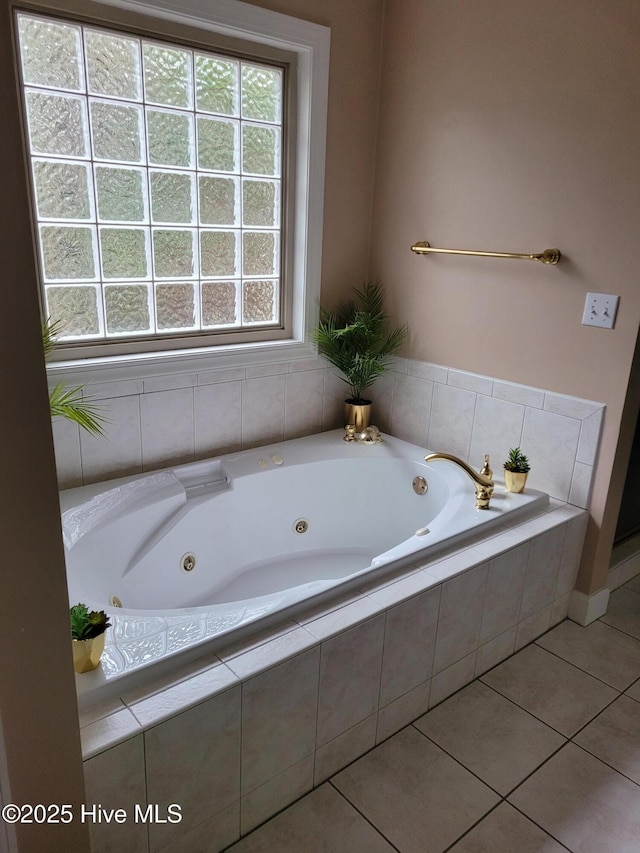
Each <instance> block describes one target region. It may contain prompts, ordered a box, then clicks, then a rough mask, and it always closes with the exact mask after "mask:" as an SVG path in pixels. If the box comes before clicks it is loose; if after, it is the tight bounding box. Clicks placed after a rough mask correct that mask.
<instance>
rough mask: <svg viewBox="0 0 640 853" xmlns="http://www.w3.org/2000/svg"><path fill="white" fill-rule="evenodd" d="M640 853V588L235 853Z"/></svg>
mask: <svg viewBox="0 0 640 853" xmlns="http://www.w3.org/2000/svg"><path fill="white" fill-rule="evenodd" d="M567 850H570V851H573V853H640V582H639V579H638V578H636V579H634V580H632V581H630V582H629V583H628V584H627V585H626V586H624V587H621V588H620V589H618V590H616V591H615V592H614V593H613V594H612V595H611V600H610V606H609V609H608V612H607V614H606V616H605V617H603V618H602V619H601V620H598V621H597V622H594V623H592V624H591V625H589V626H588V627H587V628H582V627H580V626H578V625H576V624H574V623H573V622H569V621H565V622H562V623H561V624H560V625H558V626H556V627H555V628H553V629H552V630H551V631H549V632H548V633H547V634H545V635H543V636H542V637H540V638H539V639H538V640H537V641H536V642H535V643H532V644H531V645H529V646H527V647H525V648H524V649H522V650H521V651H519V652H518V653H517V654H515V655H514V656H513V657H511V658H509V659H508V660H506V661H505V662H504V663H502V664H500V665H499V666H497V667H496V668H495V669H493V670H491V671H490V672H488V673H486V674H485V675H483V676H482V677H481V678H480V679H477V680H476V681H474V682H472V683H471V684H469V685H467V687H465V688H463V689H462V690H461V691H459V692H458V693H456V694H455V695H454V696H451V697H450V698H449V699H447V700H446V701H444V702H442V703H441V704H440V705H438V706H436V707H435V708H433V709H432V710H431V711H429V713H427V714H425V715H424V716H423V717H420V719H418V720H416V721H415V722H414V723H413V724H412V725H410V726H407V727H406V728H405V729H403V730H402V731H400V732H398V734H396V735H394V736H393V737H391V738H389V739H388V740H386V741H384V742H383V743H381V744H380V745H379V746H377V747H376V748H375V749H373V750H371V751H370V752H368V753H367V754H366V755H364V756H362V758H359V759H358V760H357V761H355V762H354V763H353V764H351V765H349V766H348V767H346V768H345V769H344V770H342V771H340V772H339V773H337V774H336V775H335V776H333V777H332V778H331V779H329V780H328V781H327V782H325V783H324V784H323V785H321V786H320V787H319V788H316V789H315V790H314V791H312V792H311V793H310V794H308V795H307V796H305V797H303V798H302V799H301V800H298V801H297V802H296V803H294V804H293V805H292V806H290V807H289V808H287V809H285V810H284V811H283V812H281V813H280V814H278V815H276V816H275V817H274V818H272V819H271V820H270V821H268V822H267V823H265V824H263V825H262V826H260V827H258V828H257V829H256V830H254V831H253V832H252V833H251V834H250V835H247V836H246V837H245V838H243V839H241V840H240V841H239V842H237V843H236V844H235V845H233V846H232V847H230V848H229V851H233V853H387V851H400V853H444V851H449V853H562V851H567Z"/></svg>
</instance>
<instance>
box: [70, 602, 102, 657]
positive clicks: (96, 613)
mask: <svg viewBox="0 0 640 853" xmlns="http://www.w3.org/2000/svg"><path fill="white" fill-rule="evenodd" d="M69 616H70V618H71V640H72V645H73V668H74V669H75V671H76V672H91V670H92V669H96V668H97V666H98V664H99V663H100V658H101V656H102V652H103V651H104V640H105V631H106V630H107V628H110V627H111V622H109V617H108V616H107V614H106V613H105V612H104V610H89V608H88V607H87V605H86V604H74V605H73V607H70V608H69Z"/></svg>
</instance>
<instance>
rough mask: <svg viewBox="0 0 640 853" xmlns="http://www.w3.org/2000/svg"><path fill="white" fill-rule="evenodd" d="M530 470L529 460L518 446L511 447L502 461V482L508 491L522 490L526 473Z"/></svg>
mask: <svg viewBox="0 0 640 853" xmlns="http://www.w3.org/2000/svg"><path fill="white" fill-rule="evenodd" d="M530 470H531V466H530V465H529V460H528V459H527V457H526V456H525V455H524V453H523V452H522V451H521V450H520V448H519V447H512V448H511V450H510V451H509V457H508V459H507V461H506V462H505V463H504V484H505V487H506V489H507V491H508V492H516V493H518V492H522V491H524V487H525V484H526V482H527V475H528V473H529V471H530Z"/></svg>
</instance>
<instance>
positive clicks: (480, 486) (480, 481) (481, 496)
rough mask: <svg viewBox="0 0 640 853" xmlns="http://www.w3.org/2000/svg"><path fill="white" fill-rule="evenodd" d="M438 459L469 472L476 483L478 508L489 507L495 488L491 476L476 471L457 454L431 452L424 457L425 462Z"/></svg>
mask: <svg viewBox="0 0 640 853" xmlns="http://www.w3.org/2000/svg"><path fill="white" fill-rule="evenodd" d="M436 459H446V460H448V461H449V462H453V463H454V464H455V465H458V467H460V468H462V470H463V471H464V472H465V473H466V474H468V475H469V476H470V477H471V479H472V480H473V482H474V483H475V486H476V507H477V509H489V502H490V501H491V495H492V494H493V488H494V487H493V480H492V479H491V477H486V476H485V475H484V474H479V473H478V472H477V471H474V470H473V468H472V467H471V466H470V465H467V463H466V462H463V461H462V459H458V457H457V456H453V455H452V454H451V453H430V454H429V455H428V456H425V457H424V461H425V462H433V461H434V460H436Z"/></svg>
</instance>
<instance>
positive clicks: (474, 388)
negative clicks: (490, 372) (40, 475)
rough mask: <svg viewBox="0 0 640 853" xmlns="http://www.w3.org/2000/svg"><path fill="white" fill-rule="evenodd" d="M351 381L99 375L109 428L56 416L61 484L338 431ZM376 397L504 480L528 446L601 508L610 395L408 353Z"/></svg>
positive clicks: (302, 370) (230, 374) (538, 473)
mask: <svg viewBox="0 0 640 853" xmlns="http://www.w3.org/2000/svg"><path fill="white" fill-rule="evenodd" d="M345 388H346V386H345V384H344V382H342V381H341V380H340V379H339V378H338V377H337V376H336V375H335V373H334V370H333V368H330V367H327V366H326V362H325V361H323V360H321V359H310V360H306V361H298V362H282V363H278V364H269V365H263V366H254V367H241V368H230V369H226V370H211V371H204V372H200V373H193V374H180V375H172V376H158V377H155V378H151V379H140V380H126V381H122V382H109V383H95V384H91V385H89V386H87V389H86V390H87V394H89V395H91V396H93V397H94V398H95V400H96V402H99V403H100V405H101V406H102V407H103V411H104V414H105V415H106V416H107V418H108V419H109V421H110V423H109V425H108V438H107V439H106V440H105V439H103V438H95V437H93V436H90V435H88V434H87V433H85V432H82V431H79V430H78V427H77V426H76V425H75V424H73V423H70V422H68V421H63V420H61V419H60V418H56V419H55V421H54V440H55V449H56V460H57V464H58V475H59V482H60V487H61V488H70V487H72V486H79V485H82V484H83V483H92V482H97V481H101V480H107V479H110V478H112V477H118V476H124V475H128V474H135V473H139V472H140V471H150V470H153V469H155V468H160V467H165V466H169V465H175V464H181V463H184V462H191V461H193V460H194V459H205V458H208V457H210V456H217V455H220V454H222V453H231V452H235V451H237V450H241V449H246V448H249V447H256V446H259V445H264V444H270V443H272V442H276V441H282V440H283V439H284V440H286V439H289V438H297V437H299V436H302V435H311V434H313V433H317V432H320V431H323V430H328V429H334V428H336V427H339V426H341V425H342V422H343V412H342V409H343V400H344V396H345ZM371 396H372V397H373V399H374V403H375V415H374V421H375V423H376V424H377V425H378V426H379V427H380V429H381V430H383V431H384V432H386V433H389V434H390V435H395V436H397V437H398V438H403V439H406V440H407V441H409V442H411V443H413V444H418V445H420V446H422V447H428V448H429V449H430V450H434V451H445V452H449V453H454V454H456V455H457V456H460V457H462V458H463V459H465V460H466V461H468V462H469V463H470V464H472V465H473V466H474V467H476V468H480V467H481V465H482V463H483V461H484V454H485V453H489V454H490V455H491V464H492V467H493V469H494V472H495V477H496V479H499V478H500V477H501V475H502V463H503V461H504V459H505V458H506V453H507V450H508V449H509V448H510V447H516V446H520V447H522V448H523V449H524V452H525V453H527V455H528V456H529V458H530V460H531V463H532V470H531V474H530V476H529V481H528V482H529V485H530V486H531V488H534V489H540V491H543V492H547V493H548V494H549V495H551V497H554V498H557V499H558V500H561V501H568V502H570V503H572V504H574V505H575V506H580V507H588V506H589V499H590V494H591V483H592V478H593V470H594V465H595V461H596V455H597V449H598V442H599V438H600V431H601V427H602V420H603V414H604V406H603V405H601V404H600V403H594V402H591V401H588V400H580V399H577V398H575V397H567V396H563V395H560V394H555V393H552V392H549V391H544V390H541V389H538V388H531V387H528V386H525V385H517V384H515V383H511V382H504V381H502V380H498V379H492V378H491V377H488V376H480V375H477V374H474V373H467V372H464V371H461V370H455V369H452V368H447V367H443V366H442V365H436V364H428V363H426V362H419V361H413V360H407V359H397V360H396V361H395V363H394V368H393V370H390V371H389V372H388V373H387V374H386V375H385V376H383V377H382V378H381V379H380V380H378V382H377V383H376V385H375V386H374V387H373V389H372V395H371Z"/></svg>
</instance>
